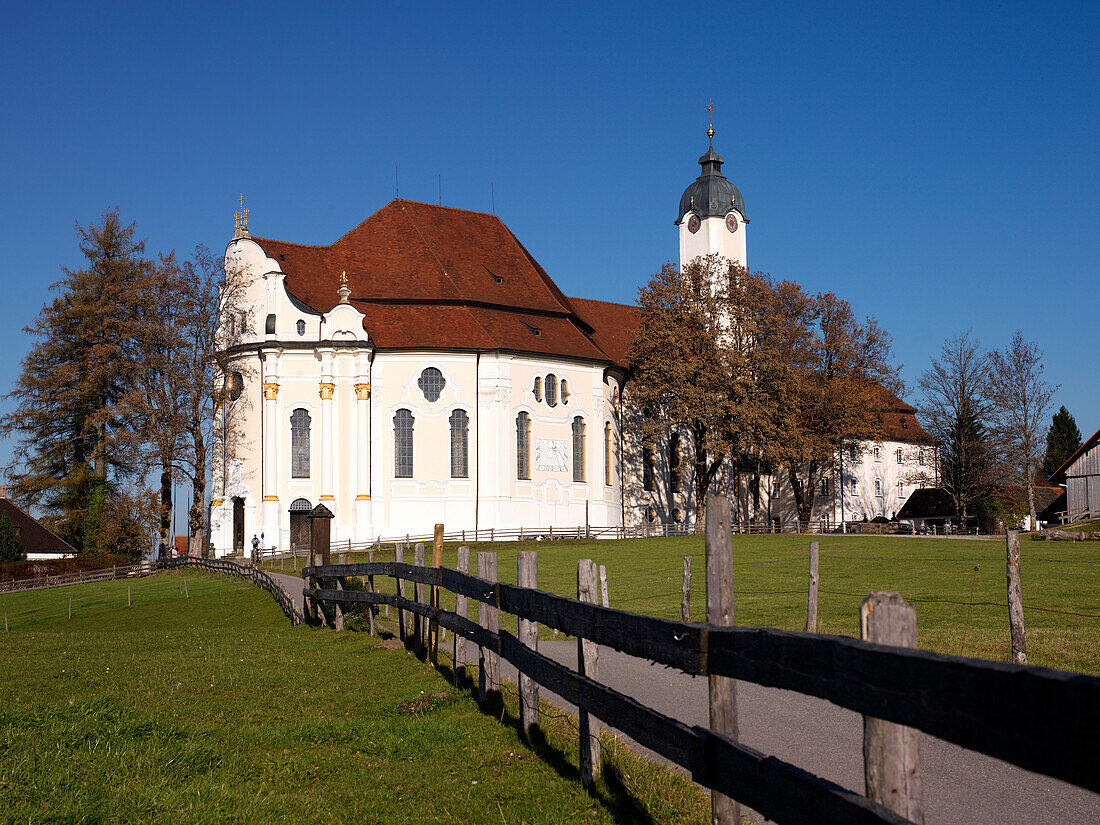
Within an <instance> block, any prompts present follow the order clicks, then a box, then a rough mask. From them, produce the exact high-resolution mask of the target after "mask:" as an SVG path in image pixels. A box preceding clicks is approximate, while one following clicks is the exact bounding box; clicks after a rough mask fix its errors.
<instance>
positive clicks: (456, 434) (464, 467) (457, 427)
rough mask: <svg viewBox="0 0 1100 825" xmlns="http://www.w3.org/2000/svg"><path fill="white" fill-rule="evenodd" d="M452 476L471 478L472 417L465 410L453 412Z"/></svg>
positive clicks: (451, 420)
mask: <svg viewBox="0 0 1100 825" xmlns="http://www.w3.org/2000/svg"><path fill="white" fill-rule="evenodd" d="M450 422H451V478H469V476H470V470H469V464H470V460H469V456H470V449H469V433H470V418H469V416H467V415H466V411H465V410H455V411H454V412H453V413H451V418H450Z"/></svg>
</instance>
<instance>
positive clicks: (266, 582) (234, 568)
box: [157, 556, 303, 625]
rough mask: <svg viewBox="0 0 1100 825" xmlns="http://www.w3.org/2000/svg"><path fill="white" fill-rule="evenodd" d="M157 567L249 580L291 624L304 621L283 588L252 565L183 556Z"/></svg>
mask: <svg viewBox="0 0 1100 825" xmlns="http://www.w3.org/2000/svg"><path fill="white" fill-rule="evenodd" d="M157 567H159V568H162V569H168V570H175V569H178V568H181V567H194V568H198V569H199V570H209V571H210V572H213V573H226V574H228V575H230V576H236V577H237V578H239V579H247V580H248V581H250V582H252V583H253V584H254V585H256V586H257V587H259V588H261V589H263V590H266V591H267V592H268V593H270V594H271V595H272V596H273V597H274V598H275V601H276V602H278V603H279V607H281V608H282V609H283V613H285V614H286V617H287V618H288V619H290V622H291V624H295V625H298V624H301V623H302V621H303V617H302V614H301V613H299V612H298V609H297V608H296V607H295V606H294V600H293V599H292V598H291V597H290V594H289V593H287V592H286V590H284V589H283V586H282V585H281V584H279V583H278V582H277V581H275V579H273V578H272V577H271V576H269V575H268V574H267V573H265V572H264V571H263V570H257V569H256V568H255V567H253V566H252V565H249V564H237V563H236V562H233V561H228V560H226V559H200V558H196V557H194V556H181V557H179V558H165V559H161V560H160V561H158V562H157Z"/></svg>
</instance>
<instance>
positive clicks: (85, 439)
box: [0, 209, 150, 551]
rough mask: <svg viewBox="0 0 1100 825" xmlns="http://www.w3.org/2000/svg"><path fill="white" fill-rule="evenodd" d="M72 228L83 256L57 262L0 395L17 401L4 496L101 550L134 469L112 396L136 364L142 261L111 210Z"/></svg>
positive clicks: (4, 421) (8, 424)
mask: <svg viewBox="0 0 1100 825" xmlns="http://www.w3.org/2000/svg"><path fill="white" fill-rule="evenodd" d="M76 228H77V234H78V236H79V239H80V250H81V252H82V253H83V254H84V256H85V259H86V263H85V265H84V266H83V267H82V268H80V269H76V270H68V269H65V270H63V272H64V277H63V278H62V279H61V280H60V281H59V282H58V283H56V284H55V285H54V286H53V289H54V291H55V292H57V293H58V294H57V297H55V298H54V299H53V300H52V301H50V302H49V303H47V304H46V305H45V306H44V307H43V308H42V310H41V311H40V312H39V315H38V317H37V319H36V320H35V322H34V324H33V325H31V326H29V327H27V332H29V333H30V334H31V335H33V336H35V337H36V338H37V341H36V342H35V344H34V345H33V346H32V348H31V350H30V352H28V354H27V356H26V357H25V358H24V359H23V366H22V372H21V373H20V375H19V378H18V379H17V380H16V384H15V388H14V389H13V390H12V391H11V392H10V393H9V394H8V397H9V398H13V399H15V400H16V401H17V404H18V406H17V407H16V408H15V409H14V410H13V411H11V412H10V413H8V414H7V415H5V416H3V418H0V430H2V431H3V432H5V434H8V435H15V436H16V437H17V438H18V444H17V445H16V449H15V452H14V457H13V461H12V464H11V466H10V467H9V468H8V479H9V486H10V490H11V493H12V496H13V498H16V499H18V500H22V501H24V502H26V503H29V504H32V505H34V506H37V507H39V508H40V509H41V510H43V511H44V513H45V517H44V519H43V520H44V521H45V523H46V524H47V525H48V526H49V527H50V528H51V529H53V530H54V531H55V532H57V533H58V535H60V536H61V537H62V538H63V539H65V540H66V541H67V542H69V543H70V544H72V545H73V546H75V547H77V548H78V549H80V550H88V551H104V550H110V549H114V548H113V547H112V546H111V545H112V544H114V543H115V539H116V536H114V535H113V530H114V529H115V528H116V527H117V525H118V524H119V523H120V520H119V519H118V518H117V515H118V514H117V513H115V512H114V508H115V507H116V505H117V504H118V503H119V502H121V501H123V499H122V498H120V496H121V495H122V492H123V487H124V485H125V483H126V482H127V481H128V480H129V479H132V478H133V477H134V476H135V474H137V473H138V472H139V470H140V460H139V456H138V455H137V454H136V453H135V451H134V448H133V447H134V445H133V441H132V439H130V438H129V437H128V434H127V422H126V421H125V418H124V417H123V415H122V414H121V411H120V408H119V401H120V399H121V398H122V397H123V395H124V394H125V393H126V392H127V390H128V388H129V387H131V386H132V385H133V383H134V381H135V377H136V374H137V372H138V371H139V370H140V369H141V366H142V359H141V340H142V336H141V329H142V325H143V324H144V323H145V320H144V319H145V314H146V313H145V311H144V308H143V307H142V301H143V299H144V297H145V292H144V290H143V285H144V284H145V282H146V280H147V275H148V269H149V266H150V263H149V261H147V260H146V259H145V258H144V246H145V245H144V241H140V240H135V238H134V225H133V224H130V225H128V226H127V225H124V224H123V223H122V222H121V220H120V219H119V214H118V210H117V209H108V210H106V211H104V213H103V214H102V216H101V218H100V221H99V222H98V223H92V224H89V225H88V226H87V227H83V226H81V225H80V224H77V226H76ZM109 514H111V515H109ZM123 521H125V519H123Z"/></svg>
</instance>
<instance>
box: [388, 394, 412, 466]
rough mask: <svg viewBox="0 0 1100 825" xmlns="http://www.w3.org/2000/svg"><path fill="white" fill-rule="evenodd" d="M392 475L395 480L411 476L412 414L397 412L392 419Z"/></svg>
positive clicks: (404, 411) (406, 411) (405, 411)
mask: <svg viewBox="0 0 1100 825" xmlns="http://www.w3.org/2000/svg"><path fill="white" fill-rule="evenodd" d="M393 474H394V476H395V477H397V478H412V475H413V414H412V413H411V412H410V411H409V410H398V411H397V414H396V415H395V416H394V417H393Z"/></svg>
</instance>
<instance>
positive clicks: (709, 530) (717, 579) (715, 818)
mask: <svg viewBox="0 0 1100 825" xmlns="http://www.w3.org/2000/svg"><path fill="white" fill-rule="evenodd" d="M706 553H707V622H708V623H709V624H712V625H719V626H721V627H731V626H733V625H734V624H735V621H734V612H733V536H732V534H731V533H730V502H729V499H728V498H725V497H724V496H708V497H707V515H706ZM707 686H708V688H709V693H710V729H711V730H712V731H714V732H715V733H720V734H722V735H723V736H727V737H729V738H730V739H737V738H738V731H737V683H736V682H735V681H734V680H733V679H730V678H729V677H728V676H708V677H707ZM710 803H711V821H712V822H714V823H715V825H741V806H740V805H738V804H737V802H735V801H734V800H732V799H730V798H729V797H728V796H726V795H725V794H721V793H718V791H713V790H712V791H711V792H710Z"/></svg>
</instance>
